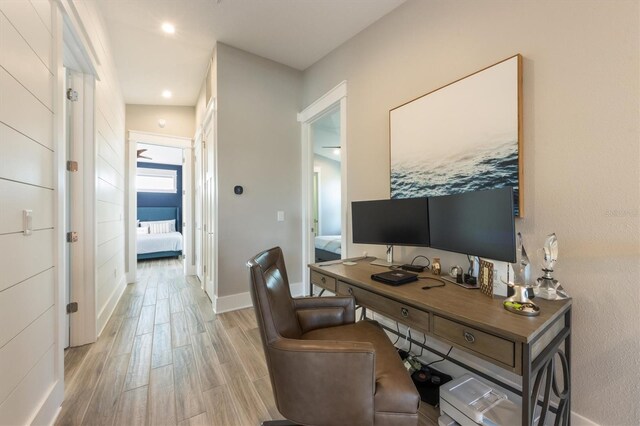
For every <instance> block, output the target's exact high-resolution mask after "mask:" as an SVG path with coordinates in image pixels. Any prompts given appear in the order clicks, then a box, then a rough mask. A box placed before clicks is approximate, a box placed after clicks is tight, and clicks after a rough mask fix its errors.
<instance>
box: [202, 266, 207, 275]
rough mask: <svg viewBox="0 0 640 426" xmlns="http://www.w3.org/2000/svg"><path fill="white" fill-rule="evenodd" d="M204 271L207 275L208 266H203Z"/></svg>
mask: <svg viewBox="0 0 640 426" xmlns="http://www.w3.org/2000/svg"><path fill="white" fill-rule="evenodd" d="M202 270H203V272H204V273H205V274H206V273H207V265H202Z"/></svg>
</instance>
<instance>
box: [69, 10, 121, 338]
mask: <svg viewBox="0 0 640 426" xmlns="http://www.w3.org/2000/svg"><path fill="white" fill-rule="evenodd" d="M73 4H74V5H75V7H76V9H77V12H78V15H79V17H80V21H81V22H82V25H83V26H84V28H85V31H86V32H87V34H88V36H89V41H90V43H91V44H92V47H93V50H94V51H95V54H96V57H97V59H98V61H99V66H98V70H97V72H98V75H99V78H100V80H99V81H96V94H95V126H96V139H95V150H96V153H97V158H96V216H97V218H96V220H97V227H96V232H97V234H96V240H97V248H96V259H97V261H96V295H97V297H96V301H97V302H96V312H97V317H98V321H97V331H98V333H100V332H101V331H102V329H103V328H104V326H105V324H106V323H107V320H108V319H109V317H110V316H111V313H112V312H113V309H114V308H115V306H116V304H117V302H118V300H119V298H120V296H121V295H122V292H123V291H124V288H125V284H126V283H125V281H126V280H125V267H124V259H125V239H124V190H125V128H124V121H125V109H124V100H123V98H122V94H121V91H120V86H119V83H118V79H117V75H116V72H115V67H114V64H113V58H112V56H111V53H110V48H109V40H108V37H107V34H106V32H105V24H104V22H103V21H102V18H101V16H100V13H99V11H98V10H97V9H96V4H95V3H93V2H86V1H81V0H74V2H73Z"/></svg>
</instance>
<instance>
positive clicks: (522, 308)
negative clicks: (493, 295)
mask: <svg viewBox="0 0 640 426" xmlns="http://www.w3.org/2000/svg"><path fill="white" fill-rule="evenodd" d="M503 306H504V308H505V309H506V310H507V311H509V312H513V313H514V314H518V315H524V316H527V317H535V316H537V315H540V308H539V307H538V305H536V304H534V303H518V302H507V301H506V300H505V301H504V302H503Z"/></svg>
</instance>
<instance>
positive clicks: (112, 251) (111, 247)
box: [96, 235, 124, 268]
mask: <svg viewBox="0 0 640 426" xmlns="http://www.w3.org/2000/svg"><path fill="white" fill-rule="evenodd" d="M122 247H124V236H123V235H119V236H117V237H116V238H114V239H112V240H110V241H107V242H106V243H104V244H101V245H99V246H98V256H97V257H98V258H97V259H96V266H97V267H98V268H99V267H101V266H102V265H104V264H105V263H106V262H107V261H108V260H109V259H111V258H113V257H114V256H115V255H117V254H121V252H122Z"/></svg>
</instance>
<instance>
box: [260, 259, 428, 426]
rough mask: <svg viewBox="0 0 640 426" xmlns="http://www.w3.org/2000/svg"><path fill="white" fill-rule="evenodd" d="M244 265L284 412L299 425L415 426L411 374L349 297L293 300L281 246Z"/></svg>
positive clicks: (417, 399) (415, 400)
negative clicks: (357, 312)
mask: <svg viewBox="0 0 640 426" xmlns="http://www.w3.org/2000/svg"><path fill="white" fill-rule="evenodd" d="M248 266H249V268H250V271H251V297H252V299H253V305H254V307H255V310H256V317H257V320H258V325H259V328H260V335H261V338H262V345H263V347H264V352H265V356H266V360H267V365H268V367H269V376H270V378H271V385H272V387H273V393H274V396H275V401H276V405H277V407H278V410H279V411H280V413H281V414H282V415H283V416H284V417H285V418H287V419H289V420H290V421H293V422H296V423H299V424H303V425H341V426H342V425H353V426H356V425H376V426H378V425H385V426H386V425H390V426H404V425H407V426H408V425H412V426H415V425H417V424H418V414H417V411H418V405H419V402H420V397H419V395H418V392H417V391H416V388H415V386H414V384H413V382H412V381H411V378H410V377H409V374H408V373H407V371H406V370H405V368H404V366H403V364H402V361H401V360H400V357H399V356H398V354H397V353H396V350H395V348H394V346H393V345H392V344H391V341H390V340H389V338H388V337H387V335H386V334H385V333H384V331H383V330H382V328H381V327H380V326H379V325H378V323H377V322H375V321H370V320H364V321H359V322H355V301H354V298H353V297H322V298H320V297H306V298H297V299H294V298H292V297H291V292H290V289H289V281H288V278H287V271H286V269H285V265H284V258H283V255H282V250H281V249H280V248H279V247H275V248H272V249H270V250H267V251H264V252H262V253H260V254H258V255H257V256H256V257H254V258H253V259H251V260H249V262H248ZM263 424H269V422H265V423H263ZM279 424H282V423H279Z"/></svg>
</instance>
